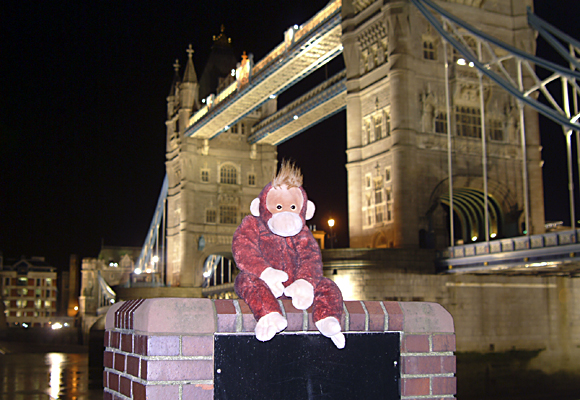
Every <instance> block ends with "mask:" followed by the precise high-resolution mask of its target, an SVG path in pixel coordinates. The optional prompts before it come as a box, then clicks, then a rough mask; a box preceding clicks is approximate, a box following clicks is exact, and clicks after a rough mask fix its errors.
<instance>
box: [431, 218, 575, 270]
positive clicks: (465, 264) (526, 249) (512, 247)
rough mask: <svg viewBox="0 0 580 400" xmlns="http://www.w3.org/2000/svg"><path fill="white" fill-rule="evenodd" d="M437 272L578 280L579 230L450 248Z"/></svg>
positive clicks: (440, 253)
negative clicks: (570, 278) (549, 276)
mask: <svg viewBox="0 0 580 400" xmlns="http://www.w3.org/2000/svg"><path fill="white" fill-rule="evenodd" d="M436 267H437V270H438V271H439V272H447V273H455V274H461V273H478V274H481V273H483V274H506V275H563V276H572V277H580V229H576V230H569V231H557V232H550V233H544V234H541V235H531V236H521V237H515V238H509V239H499V240H493V241H489V242H480V243H471V244H466V245H462V246H455V247H449V248H447V249H446V250H444V251H442V252H439V254H438V257H437V260H436Z"/></svg>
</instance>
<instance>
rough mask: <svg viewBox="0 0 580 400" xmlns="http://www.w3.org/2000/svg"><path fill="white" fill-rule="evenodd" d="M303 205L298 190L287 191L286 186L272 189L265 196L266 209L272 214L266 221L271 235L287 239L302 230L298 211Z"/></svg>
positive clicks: (295, 188)
mask: <svg viewBox="0 0 580 400" xmlns="http://www.w3.org/2000/svg"><path fill="white" fill-rule="evenodd" d="M303 203H304V198H303V197H302V192H301V191H300V189H299V188H297V187H293V188H290V189H288V187H287V186H286V185H282V186H280V187H278V188H272V189H271V190H270V191H269V192H268V195H267V196H266V208H267V209H268V211H270V213H271V214H272V218H270V219H269V220H268V227H269V228H270V230H271V231H272V233H274V234H276V235H278V236H283V237H289V236H294V235H296V234H298V233H299V232H300V231H301V230H302V226H303V222H302V218H300V211H301V210H302V206H303Z"/></svg>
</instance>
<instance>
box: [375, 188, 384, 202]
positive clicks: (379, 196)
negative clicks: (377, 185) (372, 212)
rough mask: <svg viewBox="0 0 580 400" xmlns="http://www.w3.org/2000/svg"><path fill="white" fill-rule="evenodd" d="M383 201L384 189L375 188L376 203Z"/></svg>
mask: <svg viewBox="0 0 580 400" xmlns="http://www.w3.org/2000/svg"><path fill="white" fill-rule="evenodd" d="M382 202H383V189H375V204H380V203H382Z"/></svg>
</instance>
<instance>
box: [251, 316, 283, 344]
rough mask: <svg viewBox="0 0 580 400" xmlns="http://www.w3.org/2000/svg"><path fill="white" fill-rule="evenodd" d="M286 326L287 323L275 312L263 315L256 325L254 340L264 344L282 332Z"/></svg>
mask: <svg viewBox="0 0 580 400" xmlns="http://www.w3.org/2000/svg"><path fill="white" fill-rule="evenodd" d="M287 326H288V321H286V318H284V317H283V316H282V314H280V313H277V312H271V313H270V314H266V315H264V316H263V317H262V318H260V320H259V321H258V323H257V324H256V329H255V332H256V339H258V340H259V341H261V342H266V341H268V340H270V339H272V338H273V337H274V335H275V334H276V333H278V332H281V331H283V330H284V329H286V327H287Z"/></svg>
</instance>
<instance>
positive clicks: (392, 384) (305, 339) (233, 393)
mask: <svg viewBox="0 0 580 400" xmlns="http://www.w3.org/2000/svg"><path fill="white" fill-rule="evenodd" d="M345 336H346V347H345V348H344V349H342V350H339V349H337V348H336V347H335V346H334V344H333V343H332V341H331V340H330V339H328V338H326V337H324V336H322V335H319V334H279V335H276V336H275V337H274V338H273V339H272V340H270V341H268V342H260V341H258V340H256V337H255V336H254V335H216V336H215V349H214V399H216V400H253V399H255V400H269V399H275V400H303V399H308V400H310V399H329V400H330V399H332V400H340V399H348V400H354V399H365V400H368V399H373V400H375V399H389V400H391V399H400V398H401V395H400V390H399V380H400V369H399V368H400V352H399V349H400V347H399V334H398V333H347V334H345Z"/></svg>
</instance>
